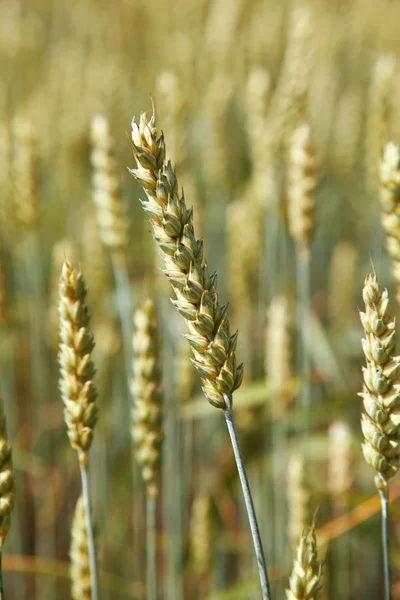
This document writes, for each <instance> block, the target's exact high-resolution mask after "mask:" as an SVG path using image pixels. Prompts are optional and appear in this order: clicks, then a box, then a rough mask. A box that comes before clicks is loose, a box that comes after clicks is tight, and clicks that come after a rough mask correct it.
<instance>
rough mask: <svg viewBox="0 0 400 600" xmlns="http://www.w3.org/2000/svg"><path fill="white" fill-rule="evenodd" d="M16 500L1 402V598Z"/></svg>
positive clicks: (9, 448) (0, 596)
mask: <svg viewBox="0 0 400 600" xmlns="http://www.w3.org/2000/svg"><path fill="white" fill-rule="evenodd" d="M14 502H15V481H14V470H13V465H12V457H11V447H10V445H9V443H8V437H7V426H6V418H5V415H4V412H3V407H2V404H1V402H0V598H1V599H2V600H4V597H5V596H4V589H3V571H2V556H3V545H4V540H5V539H6V537H7V534H8V531H9V529H10V525H11V513H12V511H13V508H14Z"/></svg>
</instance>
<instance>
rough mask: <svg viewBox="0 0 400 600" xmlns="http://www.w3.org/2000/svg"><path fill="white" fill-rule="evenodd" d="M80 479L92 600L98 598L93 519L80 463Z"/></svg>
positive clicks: (88, 487) (88, 486)
mask: <svg viewBox="0 0 400 600" xmlns="http://www.w3.org/2000/svg"><path fill="white" fill-rule="evenodd" d="M80 470H81V480H82V495H83V504H84V507H85V522H86V535H87V543H88V553H89V565H90V586H91V591H92V600H98V599H99V584H98V576H97V561H96V547H95V541H94V532H93V519H92V510H91V506H90V485H89V476H88V470H87V466H86V465H85V464H82V463H80Z"/></svg>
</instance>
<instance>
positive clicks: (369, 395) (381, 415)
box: [359, 275, 400, 600]
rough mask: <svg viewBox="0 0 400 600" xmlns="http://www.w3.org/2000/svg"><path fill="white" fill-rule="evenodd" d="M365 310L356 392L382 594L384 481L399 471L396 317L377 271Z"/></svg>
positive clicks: (386, 561) (385, 511)
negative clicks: (375, 510) (375, 507)
mask: <svg viewBox="0 0 400 600" xmlns="http://www.w3.org/2000/svg"><path fill="white" fill-rule="evenodd" d="M363 300H364V303H365V313H360V317H361V322H362V324H363V327H364V331H365V338H364V339H363V340H362V346H363V350H364V354H365V358H366V361H367V366H366V367H364V368H363V378H364V387H363V391H362V393H360V394H359V395H360V396H361V397H362V399H363V402H364V408H365V414H363V415H362V419H361V427H362V431H363V434H364V438H365V441H364V443H363V445H362V449H363V454H364V458H365V460H366V461H367V463H368V464H369V465H371V467H373V468H374V469H375V471H376V476H375V485H376V487H377V489H378V492H379V495H380V498H381V503H382V541H383V551H384V571H385V586H386V599H387V600H388V599H389V598H390V597H391V583H390V568H389V564H390V562H389V540H388V484H389V481H390V479H391V478H392V477H394V476H395V475H396V473H397V472H398V470H399V454H400V432H399V428H400V357H399V356H395V355H394V352H395V347H396V331H395V320H394V318H393V317H391V316H390V315H389V296H388V293H387V290H384V291H383V292H382V291H381V290H380V288H379V285H378V282H377V279H376V276H375V275H374V276H372V275H368V277H367V278H366V280H365V283H364V289H363Z"/></svg>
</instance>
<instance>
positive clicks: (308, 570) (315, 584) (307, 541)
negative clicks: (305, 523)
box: [286, 524, 323, 600]
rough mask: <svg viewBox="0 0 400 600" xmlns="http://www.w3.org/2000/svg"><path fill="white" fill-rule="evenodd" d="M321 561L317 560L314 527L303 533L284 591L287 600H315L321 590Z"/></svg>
mask: <svg viewBox="0 0 400 600" xmlns="http://www.w3.org/2000/svg"><path fill="white" fill-rule="evenodd" d="M322 563H323V561H322V560H319V559H318V549H317V539H316V537H315V525H314V524H313V525H312V526H311V527H310V529H309V531H308V533H307V535H306V534H305V533H303V534H302V535H301V537H300V544H299V545H298V548H297V553H296V559H295V561H294V566H293V571H292V574H291V576H290V579H289V589H288V590H286V598H287V600H315V599H316V598H317V597H318V592H319V591H320V589H321V587H322V586H321V583H320V581H321V575H322Z"/></svg>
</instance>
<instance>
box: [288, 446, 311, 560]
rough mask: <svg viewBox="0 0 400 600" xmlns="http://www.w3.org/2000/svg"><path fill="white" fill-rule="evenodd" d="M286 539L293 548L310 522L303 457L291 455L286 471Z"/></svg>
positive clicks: (298, 454)
mask: <svg viewBox="0 0 400 600" xmlns="http://www.w3.org/2000/svg"><path fill="white" fill-rule="evenodd" d="M287 496H288V497H287V501H288V513H289V514H288V538H289V542H290V546H291V547H292V548H295V547H296V545H297V543H298V540H299V537H300V536H301V534H302V532H303V531H304V528H305V527H306V525H307V523H309V522H310V497H311V494H310V490H309V485H308V481H307V470H306V464H305V459H304V456H302V455H301V454H300V453H298V452H296V453H295V454H292V455H291V457H290V459H289V463H288V470H287Z"/></svg>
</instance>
